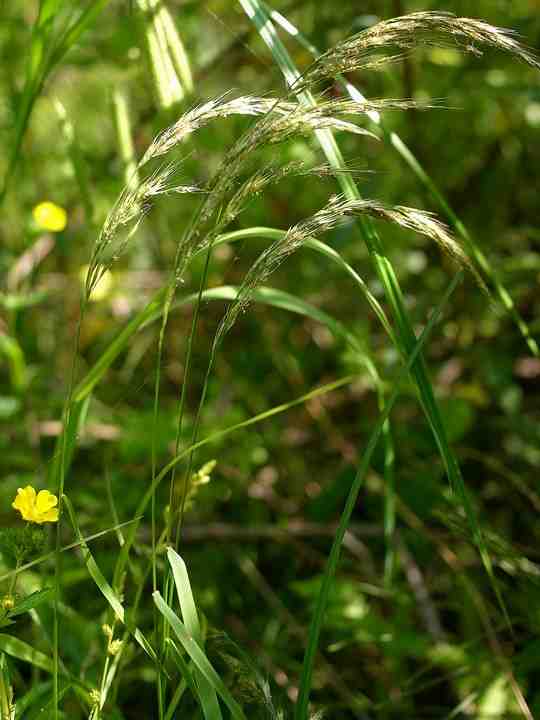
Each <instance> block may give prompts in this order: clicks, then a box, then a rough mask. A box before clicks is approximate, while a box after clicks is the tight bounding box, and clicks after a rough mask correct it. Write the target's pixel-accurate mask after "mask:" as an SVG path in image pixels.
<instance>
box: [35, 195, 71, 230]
mask: <svg viewBox="0 0 540 720" xmlns="http://www.w3.org/2000/svg"><path fill="white" fill-rule="evenodd" d="M32 215H33V216H34V220H35V221H36V223H37V225H39V227H40V228H41V229H42V230H48V231H49V232H61V231H62V230H63V229H64V228H65V227H66V225H67V213H66V211H65V210H64V208H62V207H60V206H59V205H56V204H55V203H53V202H50V201H49V200H46V201H45V202H40V203H39V205H36V207H35V208H34V209H33V210H32Z"/></svg>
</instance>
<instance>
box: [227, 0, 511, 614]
mask: <svg viewBox="0 0 540 720" xmlns="http://www.w3.org/2000/svg"><path fill="white" fill-rule="evenodd" d="M239 3H240V5H241V6H242V8H243V9H244V11H245V12H246V14H247V15H248V17H249V18H250V20H251V21H252V22H253V24H254V25H255V27H256V28H257V30H258V32H259V34H260V36H261V38H262V40H263V41H264V42H265V44H266V45H267V47H268V48H269V50H270V51H271V53H272V55H273V57H274V60H275V61H276V64H277V65H278V66H279V68H280V70H281V72H282V74H283V76H284V78H285V81H286V84H287V86H288V87H289V88H290V89H292V90H293V91H295V93H296V96H297V98H298V101H299V103H300V104H301V105H304V106H306V107H310V108H311V107H313V106H314V105H316V101H315V98H314V97H313V95H312V94H311V92H310V91H309V89H308V85H307V80H306V79H307V78H309V77H310V76H311V78H312V81H313V82H317V81H319V80H320V79H321V77H324V74H325V72H326V73H327V75H331V76H333V75H335V74H336V71H337V72H340V71H342V70H343V69H344V67H343V66H344V65H346V66H347V67H350V66H354V63H356V65H359V64H361V62H362V60H365V58H364V57H363V55H362V52H363V51H364V50H365V49H366V47H367V48H368V49H369V41H366V43H365V44H364V45H363V46H362V47H361V49H360V50H358V51H356V47H353V48H352V49H351V48H349V46H348V45H347V44H346V43H344V46H345V47H344V48H341V47H340V46H339V45H338V46H336V47H335V48H334V49H333V50H332V51H329V53H328V54H325V56H323V58H324V59H325V60H326V61H327V64H326V65H325V64H324V63H322V60H321V63H320V65H319V66H317V67H313V66H312V68H309V69H308V73H305V74H304V75H303V76H302V74H301V73H300V72H299V71H298V69H297V68H296V66H295V65H294V63H293V61H292V60H291V57H290V55H289V53H288V52H287V49H286V48H285V46H284V45H283V43H282V42H281V40H280V39H279V37H278V35H277V33H276V30H275V27H274V25H273V23H272V20H271V18H270V17H269V15H268V13H267V12H266V11H265V9H264V7H263V6H262V5H261V2H260V1H259V0H239ZM435 15H436V14H433V18H435ZM426 17H427V18H428V24H429V26H430V27H431V24H430V21H431V19H432V16H431V15H430V14H429V13H417V14H416V16H414V15H411V16H408V17H405V18H397V19H395V20H394V21H390V23H388V25H390V28H389V29H388V28H387V25H385V24H384V23H381V25H383V27H382V28H381V30H380V32H379V27H378V26H375V27H374V28H371V29H370V33H371V34H370V36H369V39H371V40H372V41H373V45H374V46H375V47H380V45H381V44H382V43H381V38H383V40H384V39H385V38H386V37H387V36H388V37H389V41H390V43H391V44H393V45H396V44H397V45H398V46H405V47H409V46H410V45H411V43H413V42H415V41H416V35H415V31H416V30H417V29H418V28H420V29H421V28H422V19H423V18H426ZM438 17H439V16H437V18H438ZM444 17H445V19H446V20H447V21H449V18H450V17H451V16H444ZM400 20H401V21H402V22H401V23H400ZM460 20H461V19H460ZM470 23H472V24H473V26H474V21H470ZM458 27H459V29H462V26H461V25H459V26H458ZM488 27H489V28H491V26H488ZM482 30H484V27H483V25H482ZM494 30H495V31H496V30H497V29H494ZM418 34H419V33H418ZM495 35H496V38H497V39H499V38H500V35H501V33H500V32H499V33H498V34H497V33H495ZM355 37H357V36H355ZM503 37H504V36H503ZM369 39H368V40H369ZM505 39H506V38H505ZM509 42H510V41H509ZM512 42H513V41H512ZM359 44H361V41H359ZM514 45H515V43H514ZM342 49H343V52H341V50H342ZM356 52H358V54H359V55H360V58H358V57H357V56H356V54H355V53H356ZM342 55H343V56H344V58H342ZM366 63H367V64H369V60H365V62H364V64H366ZM295 88H296V90H295ZM315 136H316V138H317V140H318V142H319V144H320V146H321V149H322V150H323V152H324V154H325V155H326V158H327V160H328V162H329V163H330V165H331V166H332V167H333V168H335V170H336V180H337V182H338V183H339V185H340V186H341V189H342V191H343V194H344V196H345V197H346V198H347V199H348V200H351V201H360V199H361V196H360V192H359V190H358V188H357V186H356V184H355V182H354V179H353V178H352V177H350V176H349V175H347V174H345V173H343V169H344V168H345V161H344V159H343V156H342V154H341V151H340V149H339V146H338V145H337V142H336V140H335V138H334V136H333V134H332V132H331V130H328V129H320V130H316V131H315ZM358 227H359V228H360V231H361V234H362V236H363V239H364V242H365V244H366V247H367V249H368V252H369V254H370V257H371V259H372V262H373V265H374V267H375V270H376V272H377V274H378V276H379V278H380V280H381V283H382V285H383V288H384V291H385V294H386V298H387V301H388V303H389V305H390V307H391V310H392V314H393V317H394V322H395V326H396V338H397V340H398V344H397V346H396V347H397V349H398V350H399V352H400V354H401V356H402V358H403V362H404V363H407V362H408V358H409V357H410V354H411V353H412V351H413V349H414V346H415V334H414V331H413V327H412V321H411V319H410V317H409V314H408V312H407V309H406V306H405V302H404V297H403V292H402V290H401V286H400V284H399V280H398V277H397V274H396V272H395V270H394V267H393V266H392V263H391V262H390V259H389V258H388V256H387V255H386V252H385V249H384V246H383V244H382V242H381V239H380V237H379V234H378V233H377V230H376V229H375V227H374V224H373V222H372V221H371V219H370V218H369V217H363V216H360V217H359V219H358ZM411 375H412V377H413V379H414V382H415V385H416V387H417V390H418V395H419V399H420V403H421V405H422V408H423V410H424V414H425V416H426V419H427V421H428V424H429V426H430V428H431V431H432V434H433V437H434V440H435V444H436V446H437V448H438V450H439V454H440V456H441V458H442V460H443V463H444V466H445V470H446V473H447V476H448V479H449V482H450V487H451V488H452V490H453V492H454V493H455V494H456V495H457V497H458V498H459V499H460V501H461V503H462V505H463V508H464V510H465V514H466V516H467V520H468V523H469V527H470V529H471V534H472V538H473V541H474V543H475V544H476V546H477V548H478V552H479V554H480V557H481V559H482V563H483V565H484V568H485V571H486V573H487V575H488V577H489V581H490V584H491V587H492V589H493V592H494V594H495V596H496V597H497V600H498V603H499V605H500V607H501V610H502V612H503V614H504V615H505V616H506V617H507V620H508V624H509V625H510V621H509V619H508V616H507V612H506V606H505V603H504V601H503V599H502V596H501V593H500V590H499V587H498V585H497V582H496V579H495V575H494V573H493V566H492V562H491V558H490V555H489V553H488V551H487V548H486V544H485V541H484V538H483V535H482V532H481V530H480V526H479V524H478V521H477V518H476V514H475V512H474V508H473V507H472V504H471V502H470V500H469V498H468V496H467V493H466V490H465V483H464V480H463V477H462V475H461V470H460V467H459V463H458V461H457V459H456V457H455V454H454V452H453V451H452V448H451V447H450V445H449V442H448V438H447V433H446V429H445V426H444V423H443V421H442V416H441V412H440V409H439V406H438V404H437V401H436V400H435V394H434V392H433V387H432V385H431V381H430V379H429V374H428V370H427V366H426V364H425V361H424V359H423V356H422V353H421V352H420V353H418V357H417V358H416V360H415V362H414V363H413V364H412V365H411Z"/></svg>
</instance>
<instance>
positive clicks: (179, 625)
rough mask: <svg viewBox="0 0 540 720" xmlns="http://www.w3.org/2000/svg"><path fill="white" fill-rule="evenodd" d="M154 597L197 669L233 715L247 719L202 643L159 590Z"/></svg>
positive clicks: (236, 718)
mask: <svg viewBox="0 0 540 720" xmlns="http://www.w3.org/2000/svg"><path fill="white" fill-rule="evenodd" d="M152 597H153V598H154V603H155V605H156V607H157V609H158V610H159V612H160V613H161V614H162V615H163V617H164V618H165V620H166V621H167V622H168V623H169V625H170V626H171V628H172V630H173V632H174V634H175V635H176V637H177V638H178V639H179V640H180V642H181V643H182V646H183V648H184V650H185V651H186V652H187V654H188V655H189V657H190V658H191V660H192V661H193V663H194V664H195V666H196V667H197V669H198V670H199V671H200V672H201V673H202V675H203V676H204V677H205V678H206V680H207V681H208V682H209V683H210V685H211V686H212V688H213V689H214V690H215V692H216V693H218V695H220V696H221V698H222V699H223V702H224V703H225V704H226V705H227V707H228V708H229V710H230V712H231V715H232V717H233V718H235V720H246V716H245V715H244V713H243V711H242V708H241V707H240V706H239V705H238V703H237V702H236V700H235V699H234V698H233V696H232V695H231V693H230V692H229V690H228V689H227V687H226V686H225V684H224V683H223V681H222V680H221V678H220V677H219V675H218V674H217V672H216V671H215V670H214V668H213V667H212V665H211V664H210V662H209V660H208V658H207V657H206V655H205V654H204V652H203V650H202V649H201V647H200V645H199V644H198V643H197V641H196V640H195V638H194V637H193V636H192V635H190V633H189V632H188V631H187V629H186V626H185V625H184V623H183V622H182V621H181V620H180V618H179V617H178V615H176V613H174V612H173V610H171V608H170V607H169V606H168V605H167V603H166V602H165V600H164V599H163V598H162V597H161V594H160V593H159V591H158V590H156V591H155V592H154V593H152Z"/></svg>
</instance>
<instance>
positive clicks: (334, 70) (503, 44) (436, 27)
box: [302, 11, 540, 86]
mask: <svg viewBox="0 0 540 720" xmlns="http://www.w3.org/2000/svg"><path fill="white" fill-rule="evenodd" d="M449 40H450V41H453V43H454V44H456V45H457V46H458V47H459V48H460V49H461V50H463V51H464V52H472V53H474V54H475V55H481V54H482V51H481V49H480V48H479V47H478V46H482V45H484V46H487V47H490V48H493V49H496V50H502V51H504V52H508V53H510V54H511V55H514V56H515V57H517V58H519V59H520V60H522V61H523V62H525V63H527V64H528V65H531V66H532V67H534V68H537V69H540V61H539V59H538V58H537V57H536V56H535V55H534V54H533V53H532V52H531V51H530V50H529V49H527V48H526V47H525V46H524V45H522V44H521V43H520V42H519V41H518V40H517V36H516V33H515V32H513V31H512V30H506V29H504V28H499V27H496V26H494V25H490V24H489V23H487V22H483V21H481V20H476V19H473V18H466V17H457V16H456V15H453V14H452V13H447V12H431V11H427V12H417V13H411V14H410V15H404V16H401V17H396V18H392V19H390V20H383V21H382V22H379V23H377V24H376V25H374V26H373V27H371V28H369V29H367V30H364V31H363V32H361V33H358V34H356V35H353V36H352V37H350V38H348V39H347V40H344V41H343V42H341V43H339V44H338V45H336V46H335V47H334V48H332V49H331V50H329V51H328V52H326V53H324V54H323V55H321V56H320V57H319V59H318V60H317V61H316V62H315V63H314V64H313V66H312V67H311V69H310V70H309V71H308V72H307V73H306V75H305V76H304V78H303V80H302V85H305V86H307V85H309V84H310V83H313V82H316V81H317V80H319V79H322V78H323V77H329V76H333V75H337V74H339V73H343V72H350V71H352V70H357V69H366V68H368V69H376V67H377V66H378V65H382V64H385V63H386V62H393V61H395V60H396V59H399V58H400V57H401V55H389V56H382V57H381V56H379V57H375V58H373V57H370V53H372V52H374V51H386V50H389V49H390V48H398V49H399V50H400V51H406V50H410V49H413V48H416V47H419V46H422V45H441V44H445V42H448V41H449Z"/></svg>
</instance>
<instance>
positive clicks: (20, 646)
mask: <svg viewBox="0 0 540 720" xmlns="http://www.w3.org/2000/svg"><path fill="white" fill-rule="evenodd" d="M0 650H1V651H2V652H5V653H6V654H7V655H11V657H14V658H17V660H23V661H24V662H27V663H30V665H33V666H34V667H36V668H39V669H40V670H45V672H48V673H52V672H53V671H54V665H53V661H52V658H50V657H49V656H48V655H45V653H42V652H40V651H39V650H36V649H35V648H33V647H32V646H31V645H28V643H25V642H24V641H23V640H19V638H16V637H14V636H13V635H6V634H5V633H0Z"/></svg>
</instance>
